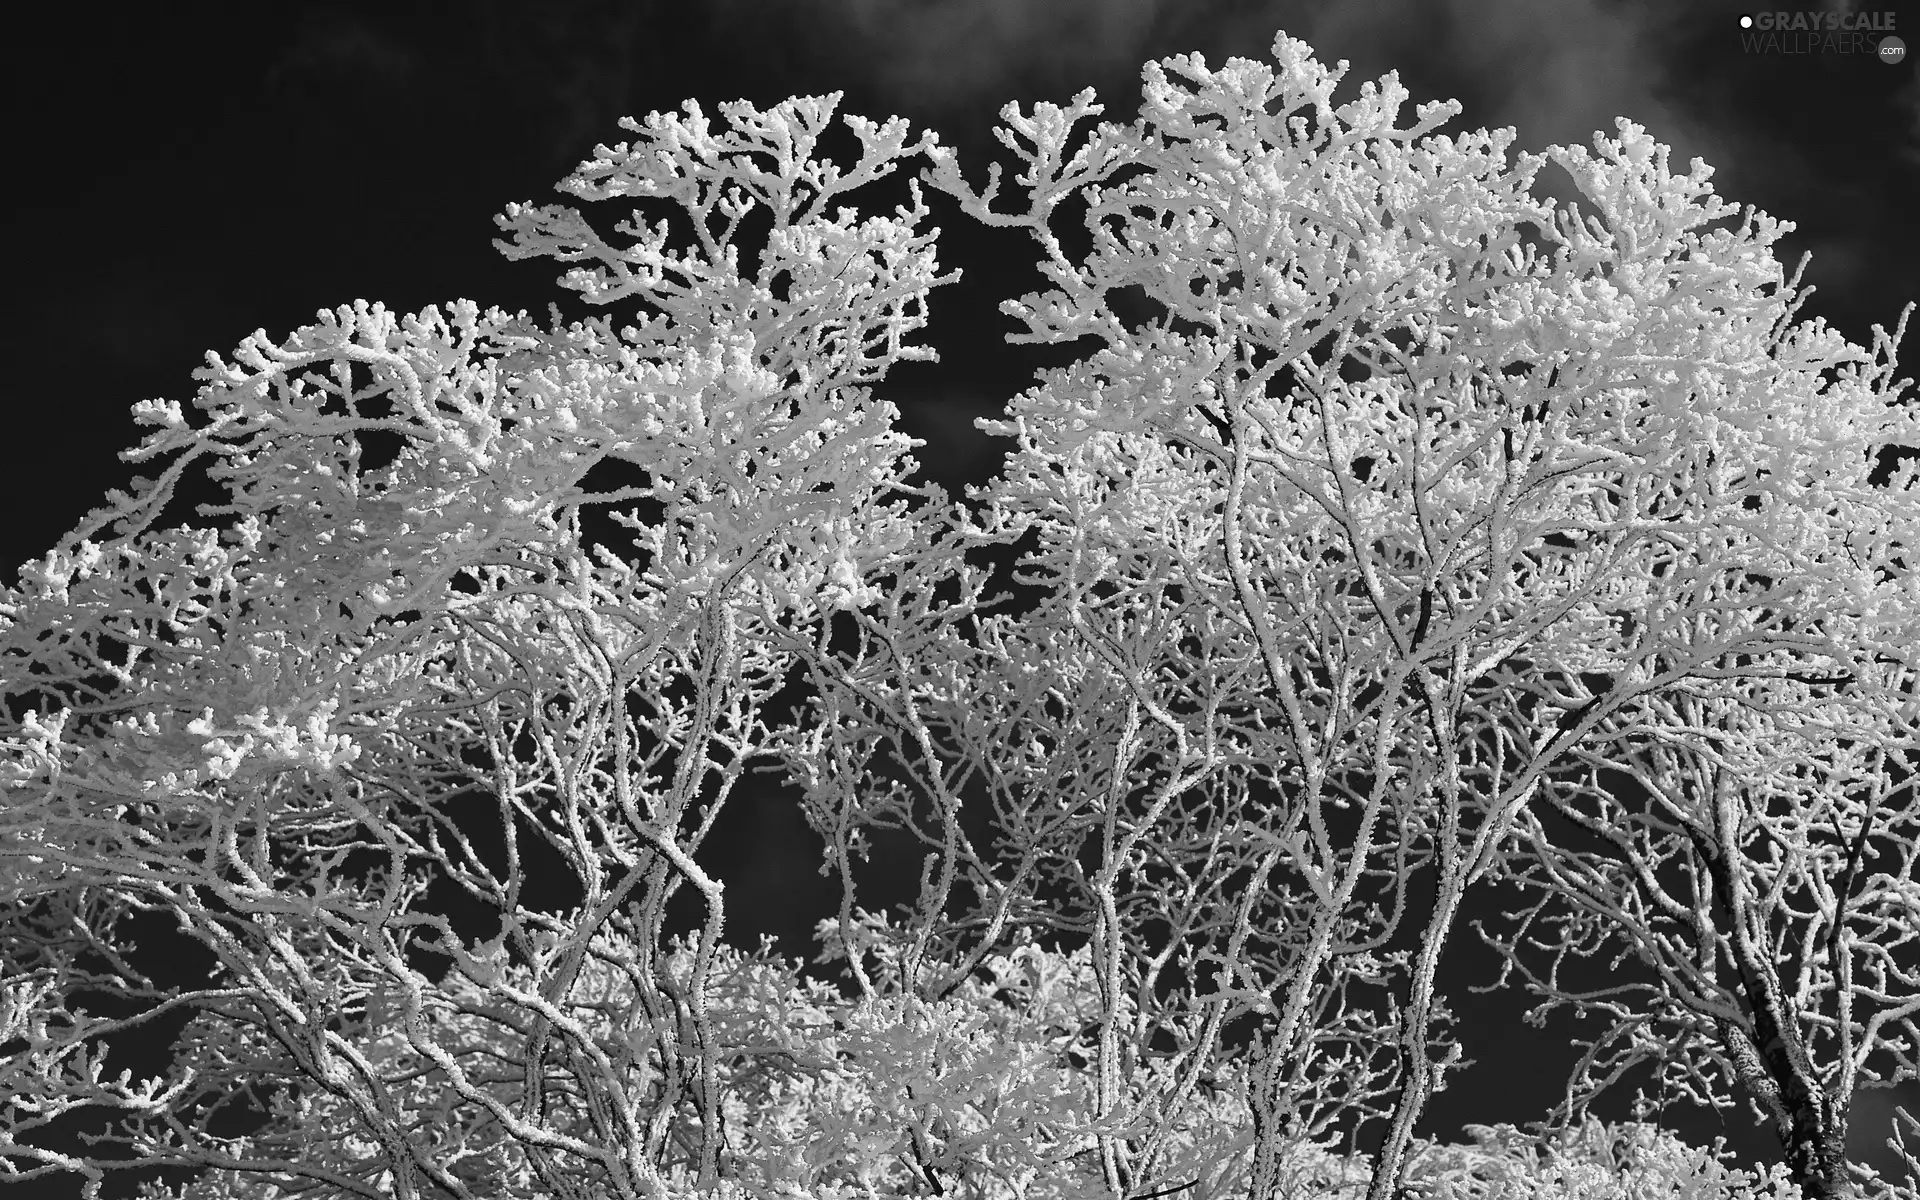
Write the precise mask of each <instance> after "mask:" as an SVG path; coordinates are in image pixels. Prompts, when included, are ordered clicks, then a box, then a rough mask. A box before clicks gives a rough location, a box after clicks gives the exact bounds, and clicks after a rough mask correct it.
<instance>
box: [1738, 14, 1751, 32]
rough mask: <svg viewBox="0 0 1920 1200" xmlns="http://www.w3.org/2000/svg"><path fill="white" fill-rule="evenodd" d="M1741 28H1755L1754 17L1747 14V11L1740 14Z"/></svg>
mask: <svg viewBox="0 0 1920 1200" xmlns="http://www.w3.org/2000/svg"><path fill="white" fill-rule="evenodd" d="M1740 28H1742V29H1752V28H1753V18H1752V17H1750V16H1748V15H1746V14H1745V13H1742V14H1741V15H1740Z"/></svg>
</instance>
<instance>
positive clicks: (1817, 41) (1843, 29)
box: [1740, 11, 1907, 66]
mask: <svg viewBox="0 0 1920 1200" xmlns="http://www.w3.org/2000/svg"><path fill="white" fill-rule="evenodd" d="M1895 15H1896V14H1894V13H1892V12H1856V13H1840V12H1805V11H1799V12H1781V11H1775V12H1761V13H1748V14H1746V15H1745V16H1742V17H1741V18H1740V48H1741V49H1742V50H1744V51H1746V52H1747V53H1748V54H1866V55H1871V56H1873V57H1874V58H1877V59H1879V60H1880V61H1881V62H1883V63H1886V64H1888V65H1889V66H1892V65H1895V64H1898V63H1900V62H1902V61H1903V60H1905V58H1906V57H1907V43H1906V42H1905V41H1904V40H1903V39H1902V38H1901V37H1900V36H1899V35H1898V34H1896V33H1895V32H1894V28H1895V20H1894V18H1895Z"/></svg>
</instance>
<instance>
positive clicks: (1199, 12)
mask: <svg viewBox="0 0 1920 1200" xmlns="http://www.w3.org/2000/svg"><path fill="white" fill-rule="evenodd" d="M733 2H734V3H736V4H739V3H744V0H733ZM803 8H804V10H805V11H806V13H807V21H806V24H807V26H809V27H810V28H811V30H812V32H813V34H814V36H816V37H818V38H820V39H822V42H823V44H835V45H838V46H840V47H842V48H843V51H844V53H845V54H846V57H847V58H848V60H849V61H850V62H851V63H852V64H853V65H854V66H855V67H856V69H858V70H860V71H862V72H863V73H865V74H866V75H867V76H868V80H869V82H870V83H871V84H872V86H874V87H875V88H876V89H877V90H878V91H879V92H880V93H881V96H882V98H883V99H886V100H888V101H890V102H891V103H893V104H895V105H896V106H898V107H900V108H902V109H903V110H905V109H915V108H917V109H920V110H922V111H925V110H928V109H937V110H943V111H955V110H960V109H963V108H965V109H971V110H978V111H985V112H992V111H994V110H997V109H998V108H999V107H1000V105H1001V104H1003V103H1004V102H1005V101H1007V100H1009V99H1014V98H1019V99H1021V100H1023V101H1028V102H1030V101H1032V100H1034V99H1042V98H1044V99H1056V100H1058V99H1064V98H1065V97H1066V96H1068V95H1071V94H1072V93H1073V92H1074V91H1077V90H1078V89H1079V88H1080V87H1082V86H1085V85H1086V84H1088V83H1092V82H1094V81H1095V80H1100V81H1102V82H1106V81H1110V80H1118V79H1128V80H1131V79H1133V78H1136V77H1137V73H1138V70H1139V67H1140V64H1141V63H1142V62H1144V61H1146V60H1147V59H1149V58H1160V57H1164V56H1166V55H1169V54H1174V53H1181V52H1185V51H1188V50H1200V51H1202V52H1204V53H1206V54H1207V55H1208V57H1209V59H1210V60H1212V61H1216V62H1217V61H1220V60H1221V59H1224V58H1225V57H1226V56H1228V55H1236V54H1237V55H1241V56H1244V57H1251V58H1264V57H1265V56H1266V52H1267V49H1268V47H1269V46H1270V45H1271V44H1272V39H1273V35H1274V32H1275V31H1276V30H1281V29H1284V30H1286V31H1287V32H1288V33H1290V34H1293V35H1294V36H1297V37H1301V38H1304V39H1306V40H1307V41H1308V42H1310V43H1312V44H1313V46H1314V48H1315V49H1316V50H1317V51H1318V52H1319V53H1320V55H1321V57H1322V58H1323V59H1324V60H1326V61H1328V62H1332V61H1335V60H1337V59H1341V58H1346V59H1349V60H1351V61H1352V63H1353V64H1354V73H1353V76H1352V77H1353V78H1356V79H1369V78H1373V77H1375V76H1378V75H1380V74H1383V73H1384V72H1386V71H1388V70H1392V69H1395V68H1398V69H1400V70H1401V72H1402V75H1403V76H1404V77H1405V80H1406V82H1407V83H1408V86H1409V87H1410V88H1411V89H1412V91H1413V93H1414V98H1415V100H1429V99H1440V98H1446V97H1449V96H1457V97H1459V98H1460V99H1461V100H1463V101H1464V102H1466V103H1467V105H1468V112H1467V114H1466V116H1467V120H1468V121H1470V122H1471V123H1473V124H1489V125H1513V126H1515V127H1516V128H1517V129H1518V131H1519V133H1520V137H1521V143H1522V145H1523V146H1525V147H1528V148H1534V149H1537V148H1540V147H1543V146H1545V145H1547V144H1549V143H1551V142H1556V141H1560V142H1564V141H1576V142H1579V143H1581V144H1583V145H1584V144H1587V143H1588V141H1589V139H1590V138H1591V136H1592V134H1593V133H1594V131H1595V130H1603V131H1606V132H1609V133H1610V132H1611V131H1612V130H1613V118H1614V117H1616V116H1623V115H1624V116H1629V117H1632V118H1633V119H1634V120H1637V121H1639V122H1641V123H1642V124H1644V125H1647V126H1648V127H1649V128H1650V129H1652V130H1653V132H1654V133H1655V135H1656V136H1658V137H1660V138H1661V139H1662V140H1663V141H1668V142H1669V143H1671V144H1673V145H1674V146H1675V149H1676V150H1677V151H1679V152H1680V153H1681V156H1682V157H1681V159H1680V161H1681V162H1682V163H1684V162H1685V161H1686V158H1687V157H1690V156H1691V155H1693V154H1702V155H1703V156H1704V155H1706V151H1707V149H1708V148H1709V144H1710V143H1711V141H1712V138H1711V137H1710V135H1709V134H1708V133H1707V132H1706V131H1704V130H1702V129H1699V128H1696V127H1695V126H1694V125H1692V124H1691V123H1690V122H1689V121H1688V120H1687V119H1686V117H1685V116H1684V114H1683V113H1681V112H1678V111H1676V110H1675V109H1674V108H1673V107H1672V106H1671V105H1670V104H1669V103H1668V102H1667V101H1666V100H1665V99H1664V98H1663V95H1662V92H1663V90H1664V84H1665V82H1666V78H1667V76H1668V75H1669V73H1670V71H1671V69H1672V68H1671V67H1670V65H1669V64H1668V63H1667V61H1666V55H1664V54H1663V53H1662V46H1663V43H1664V41H1665V37H1664V35H1665V33H1666V32H1667V28H1668V23H1669V22H1670V21H1672V20H1673V19H1674V18H1673V17H1672V16H1671V15H1670V12H1671V9H1670V7H1669V6H1667V5H1664V4H1660V3H1656V2H1655V0H1628V2H1613V0H1564V2H1562V3H1555V4H1552V5H1543V4H1540V3H1538V2H1537V0H1359V2H1357V3H1349V4H1341V5H1325V4H1322V3H1318V2H1317V0H1266V2H1265V3H1259V4H1253V5H1248V4H1244V3H1230V2H1227V0H1050V2H1049V3H1046V4H1034V3H1030V2H1029V0H932V2H928V0H804V3H803ZM1416 82H1417V83H1419V84H1422V85H1425V86H1424V87H1423V86H1415V84H1416ZM1036 87H1048V88H1050V92H1049V93H1048V94H1042V95H1035V94H1033V93H1034V90H1035V88H1036ZM1103 99H1105V100H1106V101H1107V102H1108V103H1109V105H1110V109H1109V115H1114V116H1117V115H1122V114H1123V112H1124V111H1125V110H1128V109H1130V108H1131V105H1130V104H1128V103H1127V101H1129V100H1130V99H1131V97H1130V96H1127V95H1119V94H1107V95H1104V96H1103ZM1710 160H1711V159H1710Z"/></svg>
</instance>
